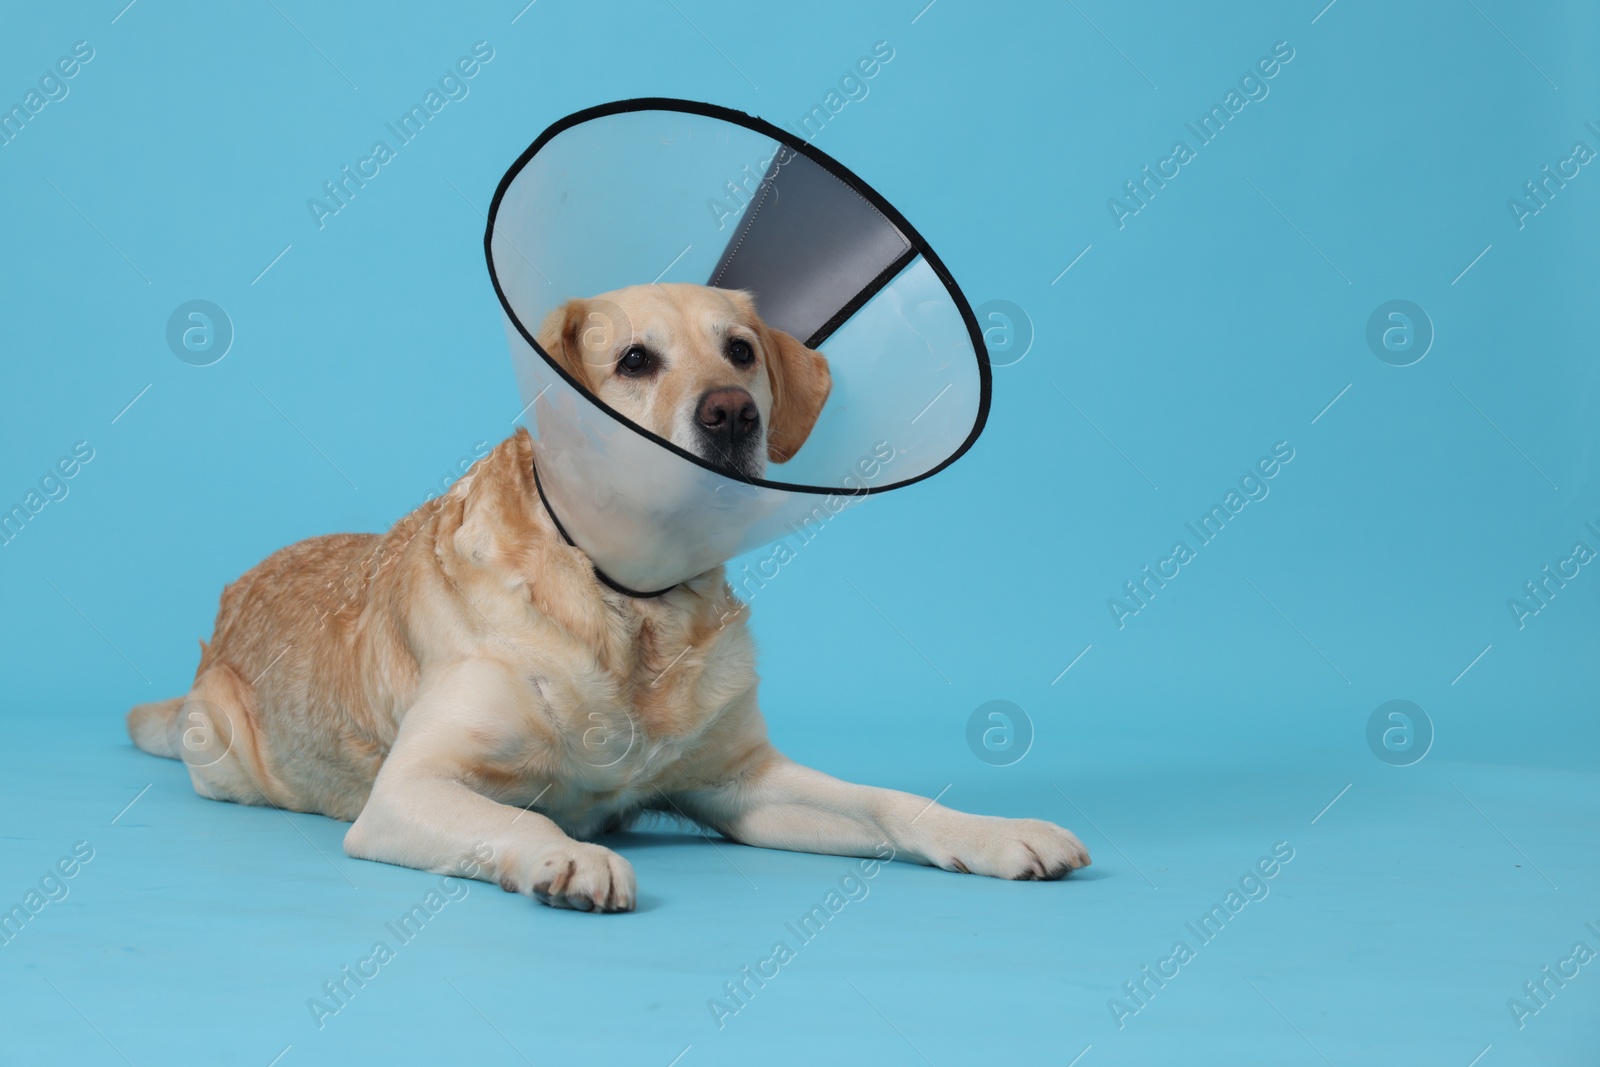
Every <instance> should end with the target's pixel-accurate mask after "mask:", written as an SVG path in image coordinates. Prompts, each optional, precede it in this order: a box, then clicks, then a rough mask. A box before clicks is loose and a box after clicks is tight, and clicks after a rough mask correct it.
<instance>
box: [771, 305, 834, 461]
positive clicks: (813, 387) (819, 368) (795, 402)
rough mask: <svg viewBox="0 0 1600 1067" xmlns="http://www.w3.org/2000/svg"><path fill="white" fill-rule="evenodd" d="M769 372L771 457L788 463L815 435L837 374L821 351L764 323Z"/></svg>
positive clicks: (772, 459)
mask: <svg viewBox="0 0 1600 1067" xmlns="http://www.w3.org/2000/svg"><path fill="white" fill-rule="evenodd" d="M761 334H762V339H763V340H764V341H765V347H766V350H767V376H768V377H769V378H770V379H771V380H772V420H771V422H770V423H769V424H768V426H767V458H768V459H770V460H771V461H772V462H774V463H785V462H787V461H788V460H789V458H790V457H791V456H793V455H794V454H795V453H796V452H798V451H800V446H801V445H803V444H805V443H806V438H807V437H809V436H811V428H812V427H813V426H815V425H816V424H817V416H819V415H821V414H822V405H823V404H824V403H826V402H827V399H828V393H829V391H831V390H832V389H833V375H832V374H830V373H829V372H828V361H827V360H826V359H824V358H823V356H822V353H821V352H816V351H813V350H811V349H809V348H807V347H806V346H805V345H803V344H801V343H800V342H799V341H797V340H795V339H794V338H793V337H792V336H790V335H789V334H787V333H784V332H783V331H782V330H775V329H773V328H772V327H770V326H765V325H763V326H762V328H761Z"/></svg>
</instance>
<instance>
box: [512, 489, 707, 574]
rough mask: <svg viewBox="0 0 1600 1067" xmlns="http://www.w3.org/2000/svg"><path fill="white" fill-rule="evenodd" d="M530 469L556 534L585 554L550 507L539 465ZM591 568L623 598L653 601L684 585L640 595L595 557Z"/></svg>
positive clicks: (591, 560) (591, 558)
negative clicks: (609, 571)
mask: <svg viewBox="0 0 1600 1067" xmlns="http://www.w3.org/2000/svg"><path fill="white" fill-rule="evenodd" d="M529 467H530V468H531V469H532V470H533V487H534V488H535V489H537V490H538V491H539V503H541V504H543V505H544V513H545V514H546V515H548V516H550V521H551V522H553V523H555V524H556V533H558V534H560V535H561V539H562V540H563V541H565V542H566V543H567V544H568V545H571V546H572V547H573V548H577V549H578V551H579V552H583V549H581V548H578V543H577V542H576V541H574V540H573V539H572V535H571V534H569V533H567V528H566V527H565V526H563V525H561V520H560V519H559V518H557V517H556V509H555V508H553V507H551V506H550V498H549V497H547V496H545V495H544V485H543V484H541V483H540V481H539V465H538V464H537V463H530V464H529ZM583 554H584V555H585V556H589V553H587V552H583ZM589 566H590V567H591V568H593V570H594V576H595V577H596V578H598V579H600V583H601V584H602V585H607V586H610V587H611V588H612V589H615V590H616V591H617V592H619V593H621V594H622V595H623V596H631V597H633V598H634V599H635V600H652V599H654V598H655V597H658V596H662V595H664V594H666V593H670V592H672V591H673V590H674V589H676V588H678V586H679V585H682V584H683V583H682V582H679V583H677V585H669V586H667V587H666V588H665V589H658V590H656V591H655V592H654V593H640V592H638V591H636V590H633V589H629V588H628V587H627V586H625V585H622V584H621V583H619V582H614V581H612V580H611V577H610V576H609V575H608V574H606V572H605V571H603V570H601V569H600V568H599V567H597V566H595V562H594V557H593V556H589Z"/></svg>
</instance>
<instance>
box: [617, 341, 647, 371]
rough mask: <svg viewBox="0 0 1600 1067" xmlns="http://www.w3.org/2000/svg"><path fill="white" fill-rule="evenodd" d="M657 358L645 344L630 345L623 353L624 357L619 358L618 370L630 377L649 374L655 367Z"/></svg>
mask: <svg viewBox="0 0 1600 1067" xmlns="http://www.w3.org/2000/svg"><path fill="white" fill-rule="evenodd" d="M655 365H656V358H655V356H653V355H651V354H650V350H649V349H648V348H646V347H645V346H644V345H629V346H628V349H627V351H625V352H623V353H622V358H621V359H619V360H617V372H618V373H619V374H622V375H625V376H626V377H629V378H637V377H639V376H640V375H643V374H648V373H650V371H651V370H653V369H655Z"/></svg>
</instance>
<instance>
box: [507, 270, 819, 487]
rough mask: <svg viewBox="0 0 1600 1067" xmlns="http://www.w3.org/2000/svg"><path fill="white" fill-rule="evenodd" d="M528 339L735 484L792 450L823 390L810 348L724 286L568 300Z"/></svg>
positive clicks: (636, 290) (639, 288)
mask: <svg viewBox="0 0 1600 1067" xmlns="http://www.w3.org/2000/svg"><path fill="white" fill-rule="evenodd" d="M538 340H539V344H540V346H541V347H542V348H543V349H544V350H545V351H546V352H548V353H549V354H550V356H551V358H552V359H554V360H555V361H556V362H557V363H559V364H560V365H561V366H562V367H563V368H564V369H565V370H566V371H567V372H568V373H569V374H571V375H572V376H573V377H574V378H576V379H577V380H578V381H579V382H581V383H583V386H584V387H585V388H586V389H587V390H588V391H589V392H590V393H591V394H592V395H593V396H595V397H597V398H598V399H599V400H600V401H601V402H603V403H605V404H607V405H609V406H610V407H611V408H612V409H614V410H615V411H618V412H620V413H621V414H622V415H624V416H626V417H627V418H629V419H631V420H632V421H633V422H635V423H637V424H638V425H640V426H643V427H644V428H645V429H647V430H649V431H651V432H652V433H654V434H656V435H658V436H660V437H664V438H666V439H667V440H669V441H671V442H672V443H673V444H675V445H677V446H678V447H680V448H683V449H685V450H686V451H689V452H692V453H694V454H695V455H697V456H699V457H701V458H702V459H704V460H706V461H707V462H709V463H711V464H713V465H715V466H718V467H721V468H724V469H726V470H728V471H729V472H731V473H733V474H735V475H737V476H740V477H743V478H759V477H761V476H762V474H763V473H764V472H765V471H766V465H767V461H768V460H769V459H770V460H771V461H772V462H774V463H782V462H784V461H786V460H787V459H789V457H790V456H792V455H794V454H795V452H796V451H798V450H799V448H800V446H801V445H802V444H804V443H805V440H806V437H807V436H809V435H810V433H811V428H812V427H813V426H814V425H816V421H817V416H818V415H819V414H820V413H821V411H822V405H823V403H824V402H825V401H826V400H827V399H828V391H829V390H830V389H831V388H832V385H833V379H832V377H831V376H830V375H829V374H828V363H827V360H825V359H823V357H822V354H821V353H820V352H814V351H812V350H811V349H809V348H807V347H806V346H805V345H803V344H801V343H800V342H799V341H797V340H795V339H794V338H793V337H791V336H790V335H788V334H787V333H784V332H783V331H782V330H778V329H774V328H772V327H770V326H768V325H767V324H766V323H764V322H762V321H761V318H760V317H759V316H758V315H757V314H756V311H755V302H754V301H753V300H752V299H751V298H750V295H749V294H748V293H744V292H741V291H739V290H736V289H713V288H710V287H708V286H703V285H687V284H682V283H669V284H664V285H636V286H632V287H630V288H627V289H618V290H616V291H615V292H610V293H603V294H601V295H600V296H596V297H589V298H580V299H575V300H568V301H567V302H566V303H565V304H563V305H562V306H561V307H558V308H557V309H556V310H554V311H553V312H551V313H550V315H549V317H548V318H546V319H545V322H544V325H543V326H542V327H541V328H540V331H539V338H538Z"/></svg>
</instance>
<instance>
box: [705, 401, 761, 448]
mask: <svg viewBox="0 0 1600 1067" xmlns="http://www.w3.org/2000/svg"><path fill="white" fill-rule="evenodd" d="M695 419H696V421H698V422H699V423H700V428H701V429H702V430H704V431H705V432H706V433H707V434H708V435H709V436H711V437H712V438H714V439H715V440H717V441H719V442H721V443H722V444H723V445H724V446H733V445H738V444H741V443H743V442H744V441H746V440H748V439H749V438H750V437H751V436H752V435H753V434H754V433H755V432H756V430H757V429H758V428H759V427H760V425H761V411H760V409H759V408H757V407H756V401H755V397H753V396H751V395H750V394H749V393H747V392H745V391H744V390H743V389H713V390H711V391H710V392H709V393H707V394H706V395H705V396H703V397H701V398H700V407H699V409H698V410H697V411H696V412H695Z"/></svg>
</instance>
